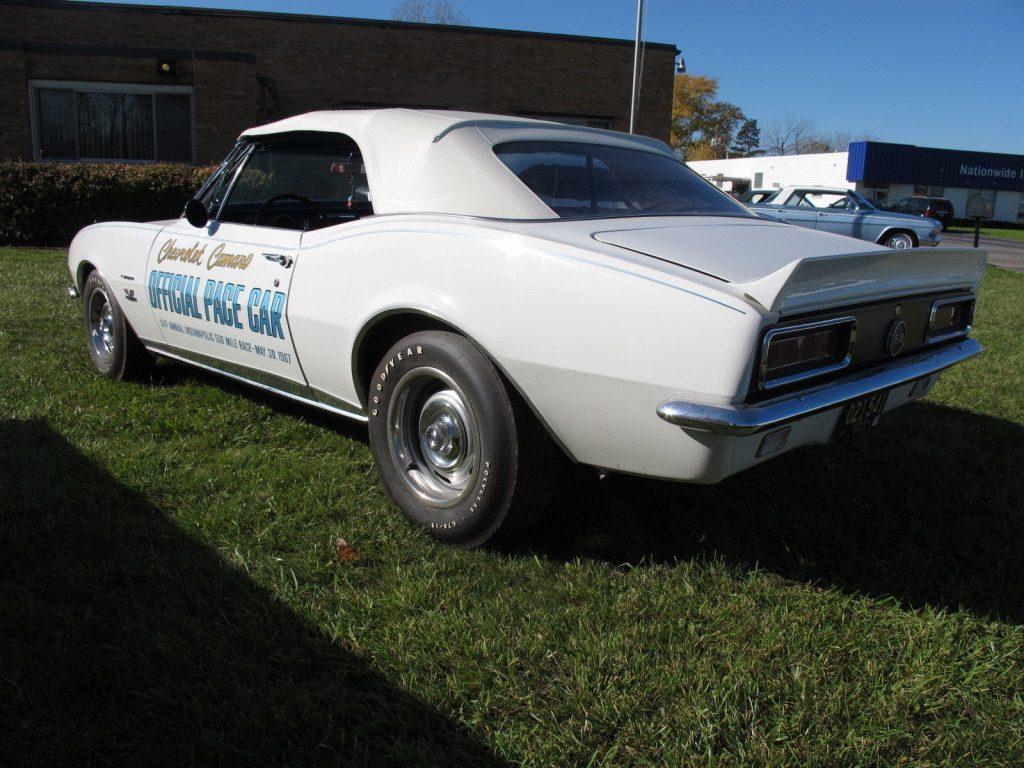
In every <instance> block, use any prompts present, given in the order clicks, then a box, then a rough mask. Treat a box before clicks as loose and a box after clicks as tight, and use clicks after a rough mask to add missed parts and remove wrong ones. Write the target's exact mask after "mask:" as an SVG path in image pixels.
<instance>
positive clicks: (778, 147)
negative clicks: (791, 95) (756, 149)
mask: <svg viewBox="0 0 1024 768" xmlns="http://www.w3.org/2000/svg"><path fill="white" fill-rule="evenodd" d="M813 134H814V121H813V120H810V119H808V118H806V117H793V116H792V115H790V114H787V115H786V117H785V118H784V119H782V120H773V121H772V122H770V123H768V125H767V126H766V127H765V129H764V141H763V142H762V146H763V147H764V149H765V150H766V152H767V153H768V154H769V155H799V154H801V153H802V152H804V147H805V146H806V145H807V142H808V140H810V139H811V138H812V136H813Z"/></svg>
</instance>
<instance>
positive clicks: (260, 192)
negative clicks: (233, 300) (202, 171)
mask: <svg viewBox="0 0 1024 768" xmlns="http://www.w3.org/2000/svg"><path fill="white" fill-rule="evenodd" d="M239 166H241V170H240V171H239V172H237V175H236V176H235V178H234V182H233V183H230V182H228V184H230V186H229V187H228V190H227V200H226V201H225V202H224V205H223V206H222V207H221V209H220V216H219V218H220V219H221V220H222V221H230V222H235V223H238V224H249V225H252V226H262V227H276V228H279V229H297V230H302V231H308V230H313V229H322V228H323V227H329V226H334V225H335V224H344V223H347V222H350V221H355V220H356V219H359V218H362V217H364V216H371V215H373V202H372V198H371V195H370V188H369V182H368V180H367V177H366V166H365V164H364V163H363V159H362V155H361V153H360V151H359V147H358V146H356V144H355V142H354V141H352V140H351V139H349V138H348V137H346V136H341V135H339V134H316V135H313V136H310V135H309V134H301V135H299V134H288V135H284V136H280V137H260V138H259V139H258V140H256V141H254V142H252V143H251V145H250V146H249V147H247V148H245V149H243V150H242V152H241V154H240V155H239V156H238V158H237V159H236V161H235V163H234V169H235V170H237V168H238V167H239ZM225 171H226V173H225V175H226V176H232V175H235V174H234V172H233V170H232V169H231V168H227V169H225ZM214 186H215V187H216V186H217V185H214ZM211 191H212V192H213V194H212V195H211V202H213V203H214V204H216V198H217V195H216V191H215V190H211Z"/></svg>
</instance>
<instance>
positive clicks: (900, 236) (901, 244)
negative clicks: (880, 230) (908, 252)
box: [883, 232, 917, 250]
mask: <svg viewBox="0 0 1024 768" xmlns="http://www.w3.org/2000/svg"><path fill="white" fill-rule="evenodd" d="M883 245H885V246H887V247H889V248H895V249H897V250H903V249H905V248H913V247H915V246H916V245H917V243H915V242H914V236H913V235H912V234H910V233H909V232H892V233H890V234H888V235H886V237H885V241H884V242H883Z"/></svg>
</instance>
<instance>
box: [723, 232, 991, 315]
mask: <svg viewBox="0 0 1024 768" xmlns="http://www.w3.org/2000/svg"><path fill="white" fill-rule="evenodd" d="M987 258H988V253H987V252H986V251H985V250H983V249H980V248H927V249H925V248H911V249H908V250H893V249H890V248H886V249H883V250H879V251H877V252H876V251H869V252H867V253H849V254H838V255H834V256H810V257H808V258H805V259H799V260H797V261H793V262H791V263H789V264H787V265H786V266H784V267H782V268H781V269H779V270H776V271H775V272H773V273H771V274H770V275H768V276H766V277H762V278H760V279H759V280H753V281H751V282H748V283H733V284H732V288H733V289H734V290H736V291H737V292H739V293H740V294H742V295H743V296H745V297H746V298H748V299H750V300H751V301H754V302H756V303H758V304H760V305H761V306H762V307H764V308H765V309H767V310H768V311H770V312H778V313H780V314H783V315H789V314H794V313H797V312H801V311H806V310H809V309H825V308H828V307H833V306H838V305H841V304H845V305H848V304H860V303H863V302H868V301H874V300H876V299H882V298H888V297H891V296H894V295H900V294H913V293H925V292H927V291H934V290H943V289H953V288H961V287H967V288H974V287H976V286H977V284H978V282H979V281H980V280H981V277H982V274H983V273H984V271H985V262H986V260H987Z"/></svg>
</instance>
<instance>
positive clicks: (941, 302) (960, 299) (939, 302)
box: [924, 296, 978, 347]
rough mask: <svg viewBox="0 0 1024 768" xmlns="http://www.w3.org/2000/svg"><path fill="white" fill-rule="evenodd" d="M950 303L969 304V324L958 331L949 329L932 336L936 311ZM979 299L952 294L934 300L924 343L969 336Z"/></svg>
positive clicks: (928, 343)
mask: <svg viewBox="0 0 1024 768" xmlns="http://www.w3.org/2000/svg"><path fill="white" fill-rule="evenodd" d="M949 304H969V305H970V306H969V307H968V311H967V324H966V325H965V326H964V327H963V328H960V329H959V330H956V331H949V332H948V333H943V334H940V335H938V336H932V326H933V325H935V313H936V312H937V311H938V310H939V309H940V308H942V307H945V306H948V305H949ZM977 304H978V300H977V298H976V297H974V296H950V297H947V298H945V299H936V300H935V301H933V302H932V309H931V312H929V313H928V328H927V329H926V330H925V332H924V344H925V346H926V347H927V346H929V345H931V344H940V343H942V342H943V341H949V340H950V339H959V338H963V337H964V336H967V335H969V334H970V332H971V324H972V323H973V322H974V308H975V307H976V306H977Z"/></svg>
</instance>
